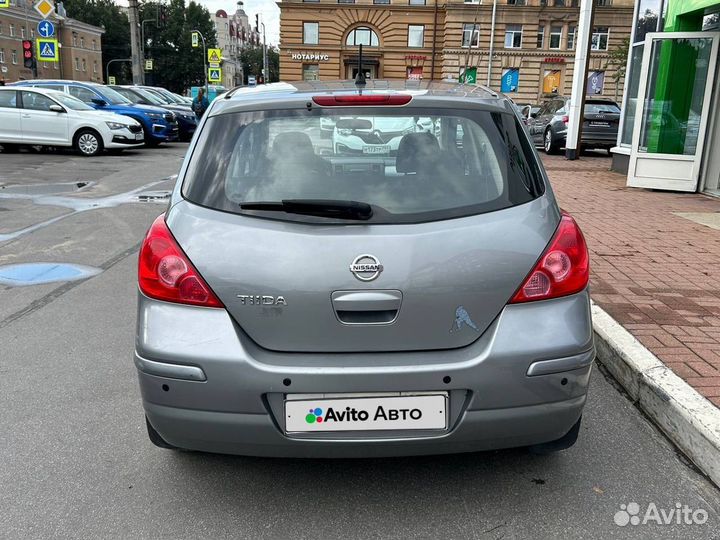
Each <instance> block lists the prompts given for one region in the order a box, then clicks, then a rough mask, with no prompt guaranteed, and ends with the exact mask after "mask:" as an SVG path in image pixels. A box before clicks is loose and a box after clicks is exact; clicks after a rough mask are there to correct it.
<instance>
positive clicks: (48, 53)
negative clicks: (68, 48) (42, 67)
mask: <svg viewBox="0 0 720 540" xmlns="http://www.w3.org/2000/svg"><path fill="white" fill-rule="evenodd" d="M36 44H37V59H38V60H39V61H40V62H57V61H58V58H59V56H60V54H59V50H58V42H57V39H50V38H38V39H37V41H36Z"/></svg>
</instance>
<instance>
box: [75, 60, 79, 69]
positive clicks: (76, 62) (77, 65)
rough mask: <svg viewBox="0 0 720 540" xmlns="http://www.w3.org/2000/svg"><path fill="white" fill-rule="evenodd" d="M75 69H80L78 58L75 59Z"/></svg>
mask: <svg viewBox="0 0 720 540" xmlns="http://www.w3.org/2000/svg"><path fill="white" fill-rule="evenodd" d="M75 71H80V59H79V58H76V59H75Z"/></svg>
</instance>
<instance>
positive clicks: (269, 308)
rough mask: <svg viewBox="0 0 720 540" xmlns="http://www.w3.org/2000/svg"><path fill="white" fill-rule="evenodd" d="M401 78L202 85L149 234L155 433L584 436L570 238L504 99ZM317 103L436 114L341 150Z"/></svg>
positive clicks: (343, 109) (251, 443) (586, 334)
mask: <svg viewBox="0 0 720 540" xmlns="http://www.w3.org/2000/svg"><path fill="white" fill-rule="evenodd" d="M404 85H405V83H404V82H402V81H393V82H386V81H380V82H378V81H372V82H368V84H367V86H366V87H364V88H363V89H362V90H357V89H356V88H355V86H354V85H353V84H352V83H348V84H347V85H343V84H342V83H340V84H338V83H335V84H333V85H332V86H328V87H327V88H322V87H319V86H318V83H317V82H314V83H312V86H310V85H305V84H304V83H297V84H292V85H291V84H277V85H268V86H266V87H264V88H263V90H261V91H258V89H254V90H247V91H246V90H244V89H239V90H234V91H231V92H228V93H227V94H226V95H224V96H223V97H221V98H218V99H216V100H215V101H214V102H213V103H212V105H211V107H210V109H209V110H208V112H207V114H206V115H205V116H204V117H203V120H202V122H201V123H200V125H199V127H198V131H199V133H198V134H197V135H196V137H195V138H194V140H193V142H192V143H191V146H190V148H189V151H188V152H187V156H186V158H185V162H184V163H183V166H182V169H181V170H180V174H179V177H178V181H177V185H176V187H175V190H174V192H173V195H172V199H171V202H170V205H169V208H168V211H167V213H166V214H164V215H162V216H160V217H159V218H157V220H156V221H155V222H154V223H153V225H152V227H151V228H150V230H149V231H148V233H147V236H146V238H145V240H144V243H143V245H142V248H141V252H140V262H139V289H140V291H139V306H138V321H137V338H136V348H135V365H136V366H137V368H138V373H139V379H140V387H141V391H142V399H143V405H144V408H145V414H146V420H147V428H148V432H149V436H150V439H151V440H152V442H153V443H155V444H156V445H158V446H160V447H163V448H173V449H177V448H182V449H192V450H202V451H209V452H221V453H233V454H245V455H259V456H299V457H340V456H363V457H364V456H389V455H411V454H432V453H451V452H464V451H474V450H486V449H495V448H507V447H518V446H530V447H531V448H532V449H534V450H535V451H541V452H544V451H554V450H560V449H564V448H567V447H569V446H571V445H572V444H573V443H574V442H575V440H576V438H577V435H578V431H579V426H580V419H581V416H582V411H583V406H584V404H585V400H586V392H587V388H588V382H589V378H590V372H591V368H592V361H593V358H594V346H593V334H592V325H591V319H590V299H589V293H588V274H589V261H588V251H587V248H586V245H585V241H584V239H583V235H582V233H581V232H580V230H579V229H578V226H577V225H576V223H575V221H574V220H573V219H572V218H571V217H570V216H569V215H567V214H564V213H563V212H561V211H560V209H559V208H558V204H557V202H556V200H555V197H554V196H553V192H552V190H551V188H550V185H549V183H548V179H547V175H546V174H545V171H544V169H543V167H542V164H541V163H540V161H539V159H538V156H537V153H536V152H535V150H534V148H533V145H532V142H531V141H530V140H529V137H528V135H527V133H526V131H525V130H524V129H523V127H522V125H521V123H520V120H519V117H518V116H517V114H516V112H515V110H514V108H513V107H512V105H511V103H510V102H509V101H508V100H507V99H506V98H504V97H500V96H498V95H497V94H495V93H494V92H492V91H490V90H486V89H483V88H480V87H473V88H468V87H466V86H462V85H456V84H451V83H427V84H425V85H424V86H420V87H419V88H418V85H417V83H414V84H413V86H412V88H410V87H407V88H406V87H405V86H404ZM324 117H329V118H331V119H334V120H339V119H340V118H341V117H342V118H348V117H350V118H355V117H361V118H363V119H368V118H369V119H373V120H374V119H383V121H380V122H373V126H375V127H376V129H379V128H378V126H383V125H390V126H392V125H393V124H394V122H390V121H387V120H392V119H395V120H397V121H398V122H400V123H402V122H403V121H406V119H408V118H416V117H421V118H429V119H430V120H431V122H432V125H433V126H434V129H433V130H432V132H427V131H420V132H418V131H415V130H409V131H408V133H406V134H404V135H403V136H402V139H401V140H400V142H399V144H398V148H397V152H396V153H395V155H387V154H380V155H379V154H376V153H374V152H372V151H368V152H364V151H362V149H361V151H360V152H358V153H357V154H353V155H348V154H347V153H335V151H334V149H333V145H332V142H331V141H329V140H328V139H327V138H324V137H322V136H321V129H320V122H319V119H321V118H324ZM378 136H379V137H381V138H382V137H383V134H382V133H379V134H378Z"/></svg>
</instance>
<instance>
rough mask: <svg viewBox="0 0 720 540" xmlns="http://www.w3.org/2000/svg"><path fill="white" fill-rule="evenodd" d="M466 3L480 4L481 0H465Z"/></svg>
mask: <svg viewBox="0 0 720 540" xmlns="http://www.w3.org/2000/svg"><path fill="white" fill-rule="evenodd" d="M465 3H466V4H479V3H480V0H465Z"/></svg>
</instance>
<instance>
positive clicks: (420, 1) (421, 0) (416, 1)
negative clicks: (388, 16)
mask: <svg viewBox="0 0 720 540" xmlns="http://www.w3.org/2000/svg"><path fill="white" fill-rule="evenodd" d="M389 3H390V2H388V4H389ZM408 3H409V4H410V5H411V6H424V5H425V0H408Z"/></svg>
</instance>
